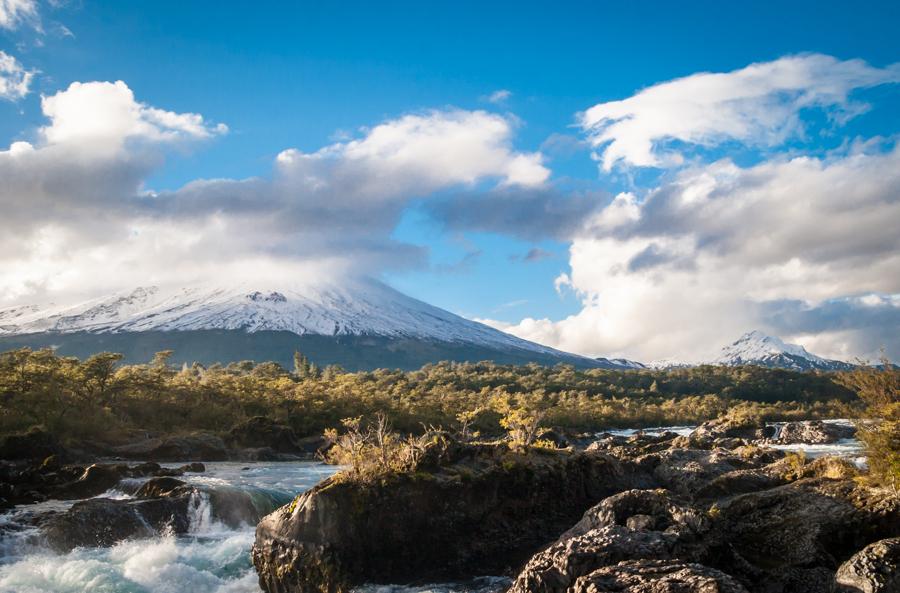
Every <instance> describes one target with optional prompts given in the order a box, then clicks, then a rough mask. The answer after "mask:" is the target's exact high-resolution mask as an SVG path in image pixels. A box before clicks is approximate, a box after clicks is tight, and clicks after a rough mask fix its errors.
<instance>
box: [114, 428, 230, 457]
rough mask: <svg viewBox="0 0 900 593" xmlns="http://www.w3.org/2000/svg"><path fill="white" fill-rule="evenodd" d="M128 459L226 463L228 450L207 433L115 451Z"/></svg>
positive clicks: (146, 442) (153, 441) (127, 446)
mask: <svg viewBox="0 0 900 593" xmlns="http://www.w3.org/2000/svg"><path fill="white" fill-rule="evenodd" d="M114 451H115V453H116V454H117V455H120V456H122V457H125V458H128V459H149V460H152V461H225V460H227V459H228V449H227V448H226V447H225V443H224V442H223V441H222V439H220V438H219V437H217V436H215V435H211V434H206V433H194V434H190V435H184V436H174V437H166V438H154V439H146V440H142V441H138V442H135V443H131V444H128V445H122V446H120V447H116V448H115V449H114Z"/></svg>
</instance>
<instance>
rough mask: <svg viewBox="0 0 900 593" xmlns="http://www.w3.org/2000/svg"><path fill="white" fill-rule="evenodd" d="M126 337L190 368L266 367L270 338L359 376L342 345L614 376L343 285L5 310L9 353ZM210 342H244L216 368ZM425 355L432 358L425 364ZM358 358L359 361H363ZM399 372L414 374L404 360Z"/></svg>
mask: <svg viewBox="0 0 900 593" xmlns="http://www.w3.org/2000/svg"><path fill="white" fill-rule="evenodd" d="M210 332H217V333H214V334H210ZM223 332H224V333H223ZM126 336H130V337H131V338H132V339H133V340H138V341H139V342H141V341H143V342H147V340H148V339H149V338H148V337H149V336H153V337H154V339H153V340H152V341H153V344H159V345H161V346H162V348H160V349H169V348H175V350H176V354H179V353H180V354H181V355H182V357H183V358H184V359H185V360H192V359H193V360H204V359H206V360H209V361H210V362H213V361H219V362H228V361H229V360H237V359H255V360H264V359H265V353H268V352H270V351H271V348H272V347H271V345H270V344H267V345H266V346H265V348H264V350H265V352H259V351H258V350H259V348H257V347H255V346H253V344H260V343H262V341H261V340H262V339H263V338H264V337H268V338H270V342H271V340H273V339H276V338H277V340H281V341H285V340H287V341H289V342H290V341H291V340H293V342H291V343H294V342H297V340H300V342H298V343H297V345H296V348H297V349H302V350H303V351H304V352H306V353H309V354H310V356H311V358H313V360H316V355H315V354H316V353H315V351H317V350H321V351H323V353H322V354H320V356H319V359H320V360H321V362H322V363H329V362H338V363H340V364H345V365H347V364H350V366H353V365H354V364H356V363H348V362H347V359H346V357H343V356H342V355H341V353H340V352H339V351H340V350H341V348H339V347H338V346H336V344H342V345H343V348H344V349H345V350H346V349H350V348H354V347H357V348H359V347H361V346H360V345H361V344H367V345H370V346H373V345H374V344H376V343H377V344H378V345H379V347H380V348H382V349H383V350H384V349H386V350H385V351H392V352H397V351H398V349H399V350H402V349H403V348H406V349H407V350H409V351H410V352H409V353H410V355H411V356H412V358H411V360H414V361H415V362H418V361H419V360H420V359H422V360H424V361H425V362H428V361H432V359H434V360H435V361H436V360H441V359H442V358H440V356H442V355H446V356H448V357H449V359H451V360H483V359H496V360H500V361H511V362H512V361H515V362H527V361H529V360H534V361H536V362H543V363H553V364H555V363H556V362H573V363H576V364H580V365H582V366H607V365H605V364H604V363H598V362H595V361H591V359H588V358H584V357H580V356H576V355H571V354H567V353H564V352H560V351H558V350H554V349H552V348H548V347H545V346H541V345H539V344H535V343H533V342H529V341H527V340H523V339H520V338H517V337H514V336H511V335H509V334H507V333H504V332H502V331H499V330H496V329H493V328H491V327H488V326H486V325H483V324H481V323H478V322H475V321H471V320H469V319H465V318H463V317H460V316H458V315H455V314H453V313H450V312H448V311H445V310H443V309H440V308H438V307H434V306H432V305H429V304H427V303H424V302H422V301H419V300H416V299H414V298H411V297H408V296H406V295H404V294H402V293H400V292H398V291H396V290H394V289H393V288H390V287H389V286H387V285H385V284H383V283H381V282H377V281H374V280H363V279H354V280H350V279H341V280H340V281H339V282H328V283H321V282H319V283H315V284H313V283H302V282H295V283H289V282H279V283H265V284H261V283H249V282H245V283H232V284H230V285H227V286H210V285H203V286H193V287H187V288H168V289H167V288H160V287H155V286H151V287H140V288H136V289H134V290H130V291H126V292H122V293H118V294H114V295H111V296H108V297H103V298H99V299H94V300H90V301H86V302H82V303H77V304H70V305H54V304H48V305H27V306H19V307H12V308H8V309H0V346H2V345H9V344H13V345H16V344H18V343H23V344H25V345H31V343H32V342H35V340H38V342H39V343H37V342H36V343H35V345H41V344H43V343H44V342H46V345H53V346H62V347H61V348H60V349H61V351H65V346H66V344H71V343H73V342H77V343H79V344H83V343H85V342H87V343H90V344H93V343H95V342H96V343H103V344H104V346H103V349H108V350H115V349H116V346H119V345H121V344H124V346H120V347H122V348H125V349H128V348H132V344H131V342H130V341H126V340H125V337H126ZM201 336H210V337H209V339H210V340H219V341H220V342H221V341H223V340H224V341H226V342H227V341H229V340H230V341H236V342H237V343H239V344H241V346H240V347H237V346H236V347H235V348H236V349H237V351H235V352H233V353H232V352H230V351H226V352H223V353H221V354H218V356H220V357H223V358H224V359H225V360H217V359H212V358H211V356H212V354H209V355H207V354H205V353H206V352H209V349H210V347H212V346H217V345H215V344H206V343H202V344H201V345H200V346H197V344H196V343H197V339H199V338H200V337H201ZM223 336H225V337H224V338H223ZM286 336H292V338H288V337H286ZM166 337H168V338H169V341H171V342H174V343H173V345H172V346H167V345H166V343H167V340H166V339H165V338H166ZM17 340H18V341H17ZM185 340H187V341H188V342H189V344H187V345H186V344H185ZM277 340H276V341H277ZM373 340H375V341H374V342H373ZM413 342H417V343H419V344H420V346H421V347H420V348H419V351H420V352H419V353H415V352H413V351H415V347H414V346H413V344H412V343H413ZM179 346H180V348H179ZM373 347H374V346H373ZM85 348H87V349H89V350H90V349H91V348H92V346H80V347H79V348H76V349H75V351H73V352H71V353H73V354H77V355H83V354H86V353H89V352H85ZM149 348H151V346H150V345H146V346H143V347H142V348H141V352H142V353H143V352H145V351H146V350H148V349H149ZM185 348H187V350H188V351H187V352H185V351H184V349H185ZM198 348H199V350H198ZM254 348H256V349H254ZM323 349H324V350H327V352H328V354H327V355H326V354H325V353H324V350H323ZM213 350H214V351H215V352H220V351H221V350H222V348H221V347H218V346H217V347H216V348H213ZM201 351H202V352H201ZM422 352H432V354H429V355H428V356H424V354H421V353H422ZM291 354H292V351H290V352H284V353H281V354H279V353H276V354H275V355H277V356H278V357H279V360H289V357H290V355H291ZM354 356H355V358H354V360H357V359H360V356H358V355H354ZM423 356H424V358H423ZM435 357H437V358H435ZM370 358H371V357H370ZM374 358H377V359H378V360H379V361H382V360H384V359H386V358H387V359H388V362H384V364H389V362H390V360H389V359H390V357H386V356H384V352H379V353H378V356H374ZM362 359H363V360H360V361H358V362H359V366H361V368H363V367H366V366H369V365H367V364H365V360H364V359H365V357H362ZM317 362H319V361H317ZM409 364H410V365H413V366H414V365H415V363H414V362H410V363H409ZM397 366H409V365H408V364H406V363H404V362H403V361H402V360H399V359H398V362H397ZM608 366H615V365H612V364H609V365H608Z"/></svg>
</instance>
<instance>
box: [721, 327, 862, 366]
mask: <svg viewBox="0 0 900 593" xmlns="http://www.w3.org/2000/svg"><path fill="white" fill-rule="evenodd" d="M711 364H719V365H725V366H738V365H743V364H754V365H759V366H767V367H773V368H785V369H792V370H814V369H818V370H844V369H848V368H852V366H853V365H851V364H849V363H846V362H842V361H839V360H828V359H826V358H822V357H820V356H816V355H815V354H811V353H809V352H808V351H807V350H806V348H804V347H803V346H799V345H797V344H786V343H785V342H783V341H782V340H781V339H780V338H777V337H774V336H769V335H766V334H764V333H762V332H760V331H751V332H748V333H746V334H744V335H743V336H741V337H740V338H739V339H738V340H737V341H736V342H734V343H733V344H729V345H728V346H725V347H724V348H723V349H722V352H721V354H720V355H719V356H718V358H716V359H715V360H713V361H711Z"/></svg>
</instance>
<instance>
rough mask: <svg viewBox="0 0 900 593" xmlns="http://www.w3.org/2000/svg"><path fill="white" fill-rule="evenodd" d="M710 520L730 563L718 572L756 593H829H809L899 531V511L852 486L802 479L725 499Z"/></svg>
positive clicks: (898, 507) (899, 506) (845, 482)
mask: <svg viewBox="0 0 900 593" xmlns="http://www.w3.org/2000/svg"><path fill="white" fill-rule="evenodd" d="M711 512H712V515H713V516H714V517H715V526H714V532H715V533H718V534H719V538H720V539H721V541H723V542H727V545H726V547H727V549H728V554H730V555H731V558H730V560H726V559H725V557H726V556H727V554H724V553H723V554H722V556H721V563H719V564H717V568H720V569H723V570H725V571H726V572H728V573H729V574H732V575H733V576H735V577H737V578H739V579H741V580H742V581H744V583H745V584H746V585H749V586H748V588H749V589H751V590H759V591H769V590H773V591H797V592H798V593H799V592H802V591H805V590H808V591H816V590H822V591H826V590H827V588H826V589H814V588H808V587H809V586H810V585H809V583H810V582H811V579H817V580H819V581H821V579H822V575H824V574H826V573H828V574H833V573H834V571H835V570H836V569H837V568H838V565H839V564H840V563H841V562H843V561H844V560H846V559H847V558H848V557H849V556H850V555H851V554H853V552H855V551H856V550H858V549H860V548H861V547H862V546H864V545H865V544H866V543H867V542H869V541H872V539H873V538H878V537H879V534H885V533H888V534H889V533H897V532H896V531H894V530H895V529H898V524H900V503H897V502H893V501H891V497H889V496H888V495H886V494H885V495H880V494H878V493H877V492H875V491H872V490H868V489H861V488H858V487H857V486H856V484H855V483H854V482H853V480H847V479H844V480H830V479H827V478H809V479H803V480H800V481H798V482H794V483H791V484H788V485H785V486H780V487H777V488H772V489H770V490H765V491H761V492H754V493H750V494H744V495H739V496H735V497H732V498H729V499H724V500H722V501H720V502H719V503H717V505H716V506H715V507H714V508H713V510H712V511H711ZM881 537H884V536H883V535H881ZM804 583H805V585H804ZM804 586H805V587H807V588H804ZM798 587H799V588H798Z"/></svg>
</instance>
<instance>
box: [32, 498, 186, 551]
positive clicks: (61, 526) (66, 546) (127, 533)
mask: <svg viewBox="0 0 900 593" xmlns="http://www.w3.org/2000/svg"><path fill="white" fill-rule="evenodd" d="M191 504H192V500H191V493H190V492H184V493H181V494H180V495H179V496H171V497H163V498H155V499H149V500H140V501H129V500H111V499H108V498H92V499H90V500H85V501H81V502H77V503H75V504H74V505H73V506H72V508H70V509H69V510H68V511H66V512H65V513H60V514H57V515H55V516H53V517H51V518H50V519H49V520H48V521H47V522H46V523H45V524H44V526H43V527H42V529H41V534H42V536H43V539H44V541H45V542H46V544H47V545H48V546H49V547H50V548H52V549H53V550H56V551H57V552H68V551H70V550H72V549H73V548H76V547H98V546H111V545H113V544H115V543H117V542H120V541H122V540H125V539H129V538H134V537H150V536H153V535H156V534H157V533H160V532H162V531H163V530H170V531H171V533H175V534H182V533H187V531H188V529H189V528H190V519H189V513H188V511H189V508H190V506H191Z"/></svg>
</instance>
